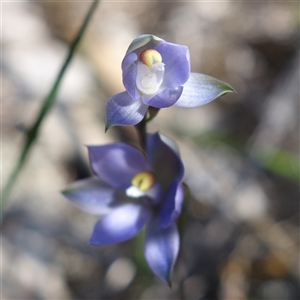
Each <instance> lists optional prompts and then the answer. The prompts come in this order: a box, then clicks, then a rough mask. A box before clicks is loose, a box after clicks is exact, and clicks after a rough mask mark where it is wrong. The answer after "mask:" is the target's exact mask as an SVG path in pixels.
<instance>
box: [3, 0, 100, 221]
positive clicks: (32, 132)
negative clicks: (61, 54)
mask: <svg viewBox="0 0 300 300" xmlns="http://www.w3.org/2000/svg"><path fill="white" fill-rule="evenodd" d="M98 3H99V0H95V1H94V2H93V4H92V6H91V8H90V10H89V11H88V14H87V15H86V17H85V20H84V22H83V24H82V26H81V28H80V30H79V32H78V34H77V36H76V37H75V39H74V41H73V43H72V45H71V47H70V51H69V54H68V56H67V58H66V60H65V63H64V64H63V66H62V68H61V70H60V72H59V74H58V76H57V78H56V81H55V83H54V85H53V87H52V89H51V90H50V92H49V94H48V96H47V97H46V98H45V100H44V105H43V106H42V107H41V110H40V113H39V114H38V117H37V118H36V120H35V122H34V124H33V125H32V127H31V128H30V129H29V130H28V131H27V138H26V140H25V143H24V146H23V150H22V152H21V154H20V157H19V159H18V161H17V164H16V165H15V168H14V169H13V171H12V172H11V174H10V176H9V179H8V181H7V183H6V186H5V188H4V190H3V192H2V202H1V214H0V217H2V214H3V213H2V212H3V209H4V204H5V202H6V201H7V198H8V196H9V194H10V192H11V190H12V188H13V186H14V184H15V181H16V179H17V177H18V175H19V173H20V171H21V170H22V168H23V165H24V163H25V160H26V158H27V156H28V153H29V151H30V149H31V147H32V145H33V143H34V141H35V140H36V138H37V136H38V132H39V129H40V126H41V124H42V122H43V120H44V118H45V116H46V115H47V113H48V112H49V110H50V109H51V107H52V106H53V104H54V103H55V99H56V94H57V91H58V88H59V85H60V82H61V80H62V78H63V76H64V74H65V72H66V69H67V67H68V66H69V64H70V62H71V59H72V57H73V55H74V52H75V50H76V47H77V46H78V44H79V42H80V40H81V38H82V36H83V34H84V32H85V30H86V27H87V25H88V23H89V21H90V19H91V17H92V15H93V13H94V11H95V9H96V7H97V5H98Z"/></svg>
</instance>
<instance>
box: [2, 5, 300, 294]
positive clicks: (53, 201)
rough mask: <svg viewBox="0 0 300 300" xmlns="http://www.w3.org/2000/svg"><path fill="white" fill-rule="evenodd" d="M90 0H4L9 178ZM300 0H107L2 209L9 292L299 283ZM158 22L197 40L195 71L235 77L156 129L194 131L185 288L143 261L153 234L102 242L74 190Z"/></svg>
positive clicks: (199, 289)
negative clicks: (141, 42) (70, 196)
mask: <svg viewBox="0 0 300 300" xmlns="http://www.w3.org/2000/svg"><path fill="white" fill-rule="evenodd" d="M89 6H90V3H87V2H86V3H85V2H39V3H37V2H35V3H30V2H5V3H2V9H3V10H2V18H3V20H2V54H3V57H2V74H1V75H2V111H3V115H2V124H1V127H2V156H3V164H2V176H3V183H5V182H6V180H7V178H8V175H9V172H10V171H11V169H12V166H13V165H14V164H15V161H16V159H17V157H18V155H19V151H20V148H21V146H22V144H23V136H24V135H23V132H24V130H26V129H27V128H28V126H30V125H31V124H32V121H33V120H34V118H35V117H36V114H37V112H38V111H39V108H40V106H41V100H42V99H43V98H44V96H45V95H46V93H47V92H48V90H49V89H50V87H51V86H52V84H53V82H54V80H55V76H56V75H57V72H58V70H59V68H60V66H61V65H62V63H63V60H64V59H65V57H66V53H67V51H68V45H69V43H70V42H71V41H72V40H73V38H74V35H75V34H76V32H77V30H78V28H79V27H80V25H81V24H80V22H81V20H83V18H84V16H85V14H86V12H87V10H88V8H89ZM298 26H299V10H298V4H297V3H293V2H288V1H282V2H269V1H265V2H250V1H241V2H230V1H222V2H146V1H145V2H143V1H140V2H138V3H137V2H126V1H124V2H122V1H121V2H103V3H101V5H100V6H99V7H98V10H97V12H96V14H95V16H94V19H93V21H92V23H91V24H90V27H89V29H88V32H87V34H86V35H85V37H84V38H83V40H82V44H81V46H80V49H79V51H78V52H77V55H76V57H75V59H74V61H73V63H72V65H71V66H70V69H69V70H68V72H67V74H66V77H65V78H64V80H63V85H62V87H61V89H60V91H59V95H58V102H57V105H56V106H55V107H54V109H53V110H52V112H51V114H50V115H49V116H48V117H47V118H46V120H45V122H44V124H43V126H42V130H41V134H40V137H39V139H38V142H37V144H36V145H35V148H34V149H33V150H32V153H31V154H30V157H29V159H28V161H27V164H26V166H25V168H24V170H23V173H22V174H21V176H20V178H19V180H18V182H17V185H16V188H15V190H14V191H13V193H12V194H11V197H10V199H9V202H8V206H7V211H6V214H5V215H4V218H3V223H2V266H1V267H2V279H1V280H2V287H3V290H2V298H3V299H58V298H59V299H179V298H180V297H181V298H185V299H257V300H264V299H287V300H288V299H291V300H292V299H299V298H300V295H299V284H298V282H299V274H298V271H299V270H298V269H299V261H298V253H299V161H298V151H299V148H298V147H299V102H298V99H299V34H298V33H299V27H298ZM142 33H152V34H155V35H157V36H160V37H162V38H163V39H165V40H168V41H170V42H174V43H178V44H183V45H188V46H189V49H190V52H191V64H192V71H195V72H200V73H205V74H209V75H211V76H213V77H216V78H219V79H221V80H223V81H225V82H228V83H229V84H230V85H232V86H233V87H234V88H235V89H236V91H237V94H231V95H226V96H224V97H221V98H220V99H218V100H216V101H214V102H213V103H210V104H207V105H205V106H203V107H199V108H195V109H184V108H179V107H172V108H169V109H165V110H163V111H160V112H159V113H158V115H157V117H156V118H155V119H154V120H153V122H151V123H150V126H149V129H150V131H152V132H154V131H156V130H157V129H159V130H160V131H161V132H162V133H164V134H166V135H168V136H171V137H173V138H174V139H175V140H176V141H178V144H179V148H180V151H181V156H182V160H183V162H184V164H185V167H186V176H185V182H186V184H187V186H188V190H187V201H186V203H185V213H184V214H183V215H182V217H181V218H180V220H179V223H180V229H181V234H182V243H181V252H180V257H179V260H178V262H177V264H176V266H175V272H174V277H173V289H172V291H171V290H170V289H169V288H167V287H165V286H163V285H162V284H161V283H160V282H159V281H158V280H156V279H155V278H153V277H152V275H151V273H150V272H149V270H148V269H147V266H146V265H145V262H144V261H143V248H142V245H143V242H142V236H139V237H138V238H137V239H136V240H134V241H130V242H125V243H123V244H120V245H116V246H104V247H91V246H89V245H88V243H87V241H88V238H89V235H90V232H91V229H92V228H93V226H94V223H95V222H96V220H97V219H96V218H93V217H91V216H90V215H88V214H85V213H82V212H81V211H79V210H78V209H77V208H76V207H73V206H71V205H70V203H68V202H67V201H66V200H65V199H64V198H63V197H62V196H61V195H60V190H62V189H63V188H64V187H65V186H66V185H67V183H70V182H72V181H74V180H76V179H80V178H85V177H88V176H89V175H90V170H89V168H88V167H87V152H86V149H85V146H84V145H91V144H106V143H108V142H112V141H115V140H120V139H122V140H125V141H127V142H131V143H132V144H136V141H137V136H136V133H135V130H134V129H133V128H127V127H126V128H119V127H116V128H112V129H111V131H110V132H108V133H107V134H104V105H105V102H106V101H107V99H108V98H109V97H111V96H112V95H113V94H116V93H118V92H120V91H122V90H124V87H123V86H122V78H121V68H120V64H121V61H122V59H123V56H124V53H125V52H126V49H127V47H128V45H129V43H130V42H131V41H132V40H133V39H134V38H135V37H136V36H138V35H140V34H142Z"/></svg>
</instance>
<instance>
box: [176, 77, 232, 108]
mask: <svg viewBox="0 0 300 300" xmlns="http://www.w3.org/2000/svg"><path fill="white" fill-rule="evenodd" d="M230 92H234V89H233V88H232V87H231V86H230V85H229V84H227V83H225V82H223V81H221V80H218V79H216V78H213V77H211V76H208V75H204V74H200V73H191V75H190V77H189V79H188V81H187V82H186V84H185V85H184V87H183V93H182V95H181V97H180V98H179V100H178V101H177V102H176V103H175V105H177V106H181V107H196V106H201V105H204V104H206V103H209V102H211V101H213V100H214V99H216V98H217V97H219V96H221V95H224V94H226V93H230Z"/></svg>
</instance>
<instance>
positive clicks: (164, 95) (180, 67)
mask: <svg viewBox="0 0 300 300" xmlns="http://www.w3.org/2000/svg"><path fill="white" fill-rule="evenodd" d="M122 71H123V84H124V86H125V89H126V91H125V92H122V93H119V94H116V95H114V96H113V97H111V98H110V99H109V100H108V101H107V103H106V130H107V129H108V128H110V127H112V126H115V125H136V124H138V123H139V122H140V121H141V120H142V119H143V118H144V116H145V114H146V112H147V110H148V108H149V106H151V107H155V108H158V109H160V108H165V107H170V106H172V105H177V106H181V107H196V106H201V105H204V104H206V103H208V102H210V101H212V100H214V99H216V98H217V97H219V96H221V95H223V94H225V93H228V92H233V91H234V89H233V88H232V87H231V86H229V85H228V84H227V83H225V82H222V81H220V80H218V79H215V78H213V77H211V76H208V75H204V74H200V73H191V72H190V55H189V49H188V47H187V46H184V45H178V44H172V43H168V42H166V41H164V40H162V39H160V38H158V37H157V36H154V35H150V34H145V35H141V36H139V37H137V38H136V39H135V40H134V41H133V42H132V43H131V45H130V46H129V48H128V50H127V52H126V55H125V57H124V59H123V62H122Z"/></svg>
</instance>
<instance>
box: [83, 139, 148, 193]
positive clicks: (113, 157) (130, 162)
mask: <svg viewBox="0 0 300 300" xmlns="http://www.w3.org/2000/svg"><path fill="white" fill-rule="evenodd" d="M88 150H89V156H90V164H91V167H92V170H93V171H94V173H95V174H96V175H97V176H98V177H99V178H100V179H101V180H102V181H104V182H105V183H107V184H108V185H110V186H111V187H114V188H117V189H126V188H128V187H129V186H131V180H132V178H133V177H134V176H135V175H136V174H137V173H139V172H142V171H147V170H150V166H149V163H148V162H147V160H146V158H145V156H144V155H143V154H142V153H141V152H140V151H139V150H138V149H136V148H134V147H132V146H129V145H126V144H122V143H116V144H110V145H104V146H88Z"/></svg>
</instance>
